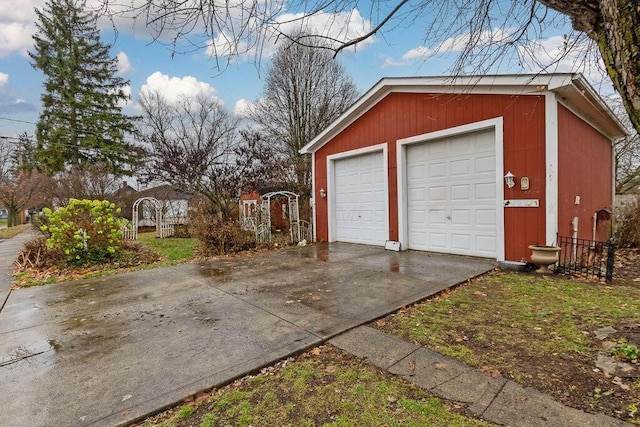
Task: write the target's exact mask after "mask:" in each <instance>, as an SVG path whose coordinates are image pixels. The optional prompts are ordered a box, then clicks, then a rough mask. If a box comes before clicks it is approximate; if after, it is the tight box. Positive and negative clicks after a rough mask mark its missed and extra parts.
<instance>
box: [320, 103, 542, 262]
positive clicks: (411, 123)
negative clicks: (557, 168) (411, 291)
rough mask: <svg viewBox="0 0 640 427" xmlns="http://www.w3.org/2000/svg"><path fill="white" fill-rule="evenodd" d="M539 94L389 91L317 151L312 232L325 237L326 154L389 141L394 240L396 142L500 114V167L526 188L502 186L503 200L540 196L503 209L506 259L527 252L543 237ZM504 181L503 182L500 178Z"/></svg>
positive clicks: (395, 237)
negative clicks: (530, 204)
mask: <svg viewBox="0 0 640 427" xmlns="http://www.w3.org/2000/svg"><path fill="white" fill-rule="evenodd" d="M544 114H545V100H544V96H543V95H526V96H514V95H481V94H463V95H452V94H424V93H391V94H389V95H387V96H386V97H385V98H384V99H382V100H381V101H380V102H378V103H377V104H376V105H374V106H373V107H372V108H371V109H369V110H368V111H367V112H366V113H365V114H363V115H362V116H361V117H360V118H359V119H358V120H356V121H355V122H354V123H352V124H351V125H350V126H349V127H347V128H346V129H345V130H343V131H342V132H341V133H340V134H338V135H337V136H336V137H335V138H333V139H332V140H331V141H329V142H328V143H326V144H325V145H324V146H323V147H321V148H320V149H319V150H318V151H317V152H316V153H315V167H316V171H315V189H316V190H315V191H316V194H315V195H314V197H315V200H316V221H317V222H316V226H317V230H316V236H317V239H318V240H321V239H324V240H327V238H328V223H327V199H326V198H321V197H320V194H319V191H320V189H326V188H328V187H327V167H326V165H327V156H330V155H334V154H337V153H342V152H345V151H350V150H356V149H360V148H363V147H367V146H371V145H376V144H381V143H384V144H387V149H388V158H387V161H388V164H387V166H388V182H389V201H388V203H389V239H390V240H398V208H397V206H398V188H397V163H396V157H397V154H396V141H397V140H398V139H402V138H408V137H411V136H415V135H420V134H425V133H429V132H434V131H438V130H443V129H447V128H451V127H455V126H461V125H465V124H469V123H474V122H479V121H482V120H487V119H492V118H497V117H503V124H504V129H503V135H504V168H505V171H504V172H505V173H506V171H507V170H510V171H511V172H512V173H514V174H515V175H516V176H517V177H518V179H519V178H520V177H521V176H523V175H524V174H526V175H527V176H528V178H529V179H530V190H528V191H527V192H526V193H525V192H523V191H521V190H519V185H518V186H517V187H516V188H514V189H507V188H505V199H519V198H526V199H531V198H534V199H539V203H540V207H539V208H509V209H505V236H506V237H505V258H506V259H509V260H520V259H521V258H522V257H526V256H527V249H526V246H527V245H529V244H531V243H532V242H536V241H544V238H545V215H544V208H543V207H544V206H545V200H544V197H545V188H544V185H545V176H544V170H545V158H544V140H545V128H544V123H545V119H544ZM500 185H503V183H500Z"/></svg>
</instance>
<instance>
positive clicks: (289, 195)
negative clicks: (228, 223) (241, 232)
mask: <svg viewBox="0 0 640 427" xmlns="http://www.w3.org/2000/svg"><path fill="white" fill-rule="evenodd" d="M284 198H286V199H287V203H286V206H287V217H288V219H289V236H290V239H291V243H298V242H300V241H302V240H305V239H307V240H311V237H310V236H311V234H312V233H311V228H310V224H309V222H308V221H303V220H300V210H299V202H300V196H299V195H298V194H296V193H293V192H291V191H271V192H268V193H265V194H263V195H261V196H260V200H243V201H241V202H240V222H241V223H242V226H243V228H244V229H245V230H253V231H254V232H255V234H256V242H257V243H258V244H265V243H271V203H272V201H273V200H278V199H284ZM258 202H259V203H258Z"/></svg>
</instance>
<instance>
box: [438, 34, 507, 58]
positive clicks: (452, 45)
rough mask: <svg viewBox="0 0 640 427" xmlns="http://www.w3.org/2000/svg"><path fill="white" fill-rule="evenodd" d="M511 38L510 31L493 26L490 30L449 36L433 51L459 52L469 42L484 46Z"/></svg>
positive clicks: (500, 42)
mask: <svg viewBox="0 0 640 427" xmlns="http://www.w3.org/2000/svg"><path fill="white" fill-rule="evenodd" d="M509 40H511V31H510V30H509V29H507V30H503V29H502V28H494V29H492V30H491V31H488V30H487V31H480V32H476V33H474V34H460V35H457V36H455V37H449V38H448V39H446V40H444V41H443V42H442V43H441V44H440V46H438V48H437V49H435V52H438V53H448V52H461V51H463V50H464V49H465V48H466V47H467V46H468V45H469V44H471V45H472V46H486V45H489V44H502V43H506V42H508V41H509Z"/></svg>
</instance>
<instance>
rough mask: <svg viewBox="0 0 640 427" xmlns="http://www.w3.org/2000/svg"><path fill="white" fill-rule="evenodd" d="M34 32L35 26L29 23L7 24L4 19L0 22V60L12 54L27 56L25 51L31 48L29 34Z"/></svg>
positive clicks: (31, 42)
mask: <svg viewBox="0 0 640 427" xmlns="http://www.w3.org/2000/svg"><path fill="white" fill-rule="evenodd" d="M1 13H2V12H1V11H0V14H1ZM34 31H35V26H34V25H33V24H31V23H25V22H7V20H6V18H5V19H3V20H2V21H0V58H2V57H5V56H8V55H10V54H12V53H13V52H19V53H20V54H21V55H23V56H27V51H28V50H29V49H30V48H31V46H33V40H32V38H31V34H33V33H34Z"/></svg>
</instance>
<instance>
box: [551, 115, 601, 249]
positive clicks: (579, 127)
mask: <svg viewBox="0 0 640 427" xmlns="http://www.w3.org/2000/svg"><path fill="white" fill-rule="evenodd" d="M558 147H559V149H558V205H559V212H558V233H559V234H560V235H562V236H567V237H571V235H572V232H573V229H572V225H571V222H572V220H573V218H574V217H578V238H581V239H591V238H592V233H593V224H594V221H593V214H594V213H595V212H596V211H598V210H599V209H602V208H608V209H611V201H612V200H613V199H612V197H613V194H612V193H613V171H612V165H613V146H612V143H611V140H610V139H608V138H607V137H606V136H604V135H603V134H601V133H600V132H599V131H598V130H597V129H595V128H593V127H592V126H590V125H589V124H588V123H587V122H585V121H584V120H583V119H582V118H580V117H578V116H577V115H576V114H574V113H573V112H572V111H570V110H569V109H568V108H566V107H564V106H562V105H559V106H558ZM576 196H578V197H579V198H580V200H579V204H576ZM610 230H611V222H610V221H599V222H598V224H597V230H596V239H597V240H606V239H608V238H609V236H610Z"/></svg>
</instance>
